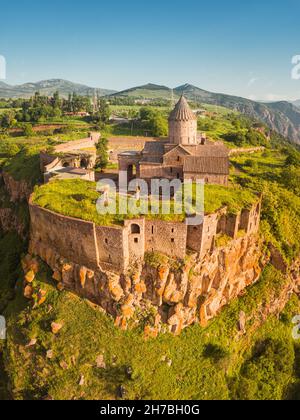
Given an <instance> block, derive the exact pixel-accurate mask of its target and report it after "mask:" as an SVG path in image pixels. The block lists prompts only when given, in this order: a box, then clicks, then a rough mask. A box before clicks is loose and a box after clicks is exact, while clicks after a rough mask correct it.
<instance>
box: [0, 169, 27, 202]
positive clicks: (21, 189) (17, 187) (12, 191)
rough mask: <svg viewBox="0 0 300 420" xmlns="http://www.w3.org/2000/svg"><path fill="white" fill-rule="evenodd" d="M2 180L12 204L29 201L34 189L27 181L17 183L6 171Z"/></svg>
mask: <svg viewBox="0 0 300 420" xmlns="http://www.w3.org/2000/svg"><path fill="white" fill-rule="evenodd" d="M2 178H3V181H4V185H5V188H6V190H7V192H8V194H9V196H10V201H11V202H13V203H16V202H19V201H24V200H26V201H28V199H29V197H30V195H31V194H32V190H33V188H32V186H31V185H29V184H28V183H27V182H26V180H20V181H16V180H15V179H14V178H13V177H12V176H11V175H9V174H8V173H6V172H4V171H3V172H2Z"/></svg>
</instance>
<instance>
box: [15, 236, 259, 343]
mask: <svg viewBox="0 0 300 420" xmlns="http://www.w3.org/2000/svg"><path fill="white" fill-rule="evenodd" d="M29 252H30V255H28V256H27V257H26V259H25V260H24V261H23V267H24V270H25V273H26V276H25V278H26V288H25V294H26V295H27V296H29V297H30V296H31V295H32V294H33V292H34V291H33V290H31V287H32V286H31V285H32V282H33V280H34V276H35V272H36V270H37V267H38V262H37V260H36V259H35V258H34V257H32V256H34V255H37V256H39V257H40V258H41V259H42V260H43V261H45V262H46V263H47V264H48V265H49V266H50V267H51V269H52V270H53V278H54V280H55V281H56V282H57V285H58V289H59V290H63V289H64V288H65V289H68V290H71V291H74V292H76V293H77V294H78V295H80V296H82V297H84V298H87V299H89V300H90V301H92V302H94V303H95V304H97V305H100V306H101V307H102V308H103V309H104V310H105V311H106V312H107V313H109V314H110V315H112V316H113V317H114V318H115V320H116V325H118V326H120V327H122V328H124V329H126V328H127V327H128V326H129V325H130V324H131V323H133V322H135V321H138V320H140V319H141V316H142V318H143V319H144V320H146V321H145V323H146V324H145V326H146V331H147V332H148V334H150V335H153V336H156V335H157V334H158V333H159V331H160V330H161V329H165V330H166V329H167V330H169V331H171V332H172V333H174V334H179V333H180V332H181V331H182V329H184V328H185V327H187V326H189V325H192V324H194V323H196V322H200V323H201V324H202V325H206V323H207V322H208V320H209V319H211V318H213V317H215V316H216V315H217V313H218V312H219V311H220V309H221V308H222V307H223V306H224V305H226V304H227V303H229V302H230V301H231V300H232V299H234V298H236V297H237V296H239V295H240V294H241V293H243V291H244V290H245V288H246V287H247V286H249V285H251V284H253V283H254V282H256V281H257V280H258V279H259V277H260V273H261V265H260V257H261V246H260V241H259V238H258V237H257V236H256V235H251V236H244V237H242V238H239V239H237V240H234V241H231V242H229V243H228V244H227V245H226V246H223V247H219V248H217V249H215V251H214V252H213V253H212V254H210V255H207V256H206V257H205V258H204V259H202V260H199V259H198V258H197V256H196V255H191V256H190V257H189V258H187V259H186V261H185V262H182V263H179V261H174V260H168V259H167V258H164V257H162V256H158V255H154V254H153V255H151V254H149V255H148V257H147V258H146V261H144V263H140V264H138V265H136V266H135V267H132V269H131V271H130V272H128V273H127V274H126V275H124V274H122V275H117V274H115V273H111V272H104V271H101V270H100V269H99V270H96V271H95V270H92V269H91V268H89V267H84V266H79V265H77V264H74V263H73V262H72V261H68V260H66V259H65V258H63V256H61V255H59V253H57V250H56V249H54V248H49V247H47V246H45V245H44V244H42V243H36V242H34V243H32V244H31V246H30V250H29Z"/></svg>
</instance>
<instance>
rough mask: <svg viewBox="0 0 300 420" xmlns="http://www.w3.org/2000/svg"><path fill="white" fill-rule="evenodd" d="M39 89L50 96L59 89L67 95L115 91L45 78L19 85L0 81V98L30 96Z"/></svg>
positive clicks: (62, 94)
mask: <svg viewBox="0 0 300 420" xmlns="http://www.w3.org/2000/svg"><path fill="white" fill-rule="evenodd" d="M37 91H39V92H40V93H41V95H45V96H51V95H53V93H54V92H56V91H59V92H60V94H61V96H64V97H66V96H68V95H69V94H71V93H73V92H75V93H77V94H78V95H83V96H84V95H88V96H91V95H94V93H95V92H96V93H98V95H100V96H107V95H111V94H113V93H115V92H116V91H115V90H112V89H103V88H93V87H90V86H87V85H84V84H81V83H74V82H70V81H68V80H65V79H47V80H41V81H39V82H34V83H31V82H29V83H23V84H21V85H9V84H7V83H4V82H0V98H6V99H8V98H12V99H16V98H25V99H26V98H30V97H31V96H32V95H34V93H35V92H37Z"/></svg>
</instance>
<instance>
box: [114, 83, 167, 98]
mask: <svg viewBox="0 0 300 420" xmlns="http://www.w3.org/2000/svg"><path fill="white" fill-rule="evenodd" d="M111 96H115V97H131V98H135V99H171V98H172V89H171V88H169V87H167V86H160V85H155V84H153V83H149V84H147V85H143V86H137V87H133V88H131V89H127V90H123V91H121V92H117V93H114V94H113V95H111Z"/></svg>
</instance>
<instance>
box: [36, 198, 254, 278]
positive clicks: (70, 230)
mask: <svg viewBox="0 0 300 420" xmlns="http://www.w3.org/2000/svg"><path fill="white" fill-rule="evenodd" d="M29 209H30V217H31V252H32V253H34V252H35V253H36V254H37V255H39V256H40V257H41V258H42V259H44V260H47V258H46V253H47V249H49V248H50V249H52V250H54V251H55V252H56V253H57V254H59V255H61V256H62V257H64V258H66V259H67V260H69V261H72V262H74V263H75V264H78V265H81V266H86V267H88V268H91V269H93V270H96V269H97V268H98V269H102V270H105V271H111V272H117V273H123V272H125V271H126V270H128V268H129V267H131V266H133V265H134V264H135V263H136V262H139V261H142V260H143V259H144V256H145V252H155V253H161V254H164V255H167V256H169V257H171V258H176V259H182V260H183V259H184V258H185V257H186V254H187V250H190V251H192V252H194V253H195V254H197V255H198V256H199V258H200V259H201V258H204V257H205V256H206V255H209V254H211V253H212V252H214V250H215V249H216V248H217V239H218V236H219V235H226V236H228V237H229V238H231V239H232V240H236V239H237V238H239V237H240V236H250V235H252V234H255V233H257V232H258V229H259V221H260V211H261V200H259V201H258V202H257V203H255V205H253V206H252V208H251V209H245V210H243V211H241V212H240V213H238V214H236V215H232V214H227V209H226V208H223V209H221V210H220V211H218V212H216V213H213V214H207V215H205V216H204V220H203V223H202V224H201V225H199V226H187V225H186V224H185V223H176V222H167V221H162V220H147V219H145V218H138V219H132V220H126V221H125V222H124V225H123V226H98V225H95V224H94V223H92V222H88V221H84V220H80V219H75V218H71V217H67V216H63V215H60V214H57V213H54V212H52V211H49V210H47V209H44V208H41V207H39V206H36V205H35V204H33V202H32V199H30V202H29ZM240 232H241V234H240V235H239V233H240Z"/></svg>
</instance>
